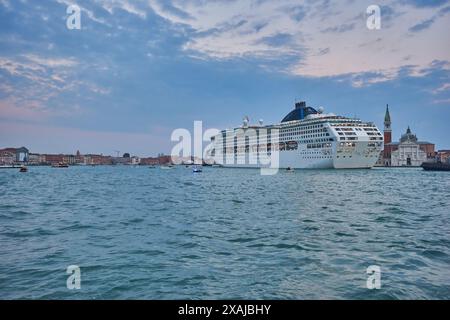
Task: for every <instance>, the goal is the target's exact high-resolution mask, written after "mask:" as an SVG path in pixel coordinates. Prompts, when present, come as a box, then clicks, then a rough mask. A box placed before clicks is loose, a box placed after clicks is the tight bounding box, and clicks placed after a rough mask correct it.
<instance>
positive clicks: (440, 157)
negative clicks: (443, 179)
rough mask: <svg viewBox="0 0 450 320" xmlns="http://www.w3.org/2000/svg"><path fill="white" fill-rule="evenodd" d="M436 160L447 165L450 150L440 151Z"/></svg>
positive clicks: (449, 158)
mask: <svg viewBox="0 0 450 320" xmlns="http://www.w3.org/2000/svg"><path fill="white" fill-rule="evenodd" d="M436 159H437V160H439V161H441V162H444V163H447V162H449V160H450V150H438V152H437V155H436Z"/></svg>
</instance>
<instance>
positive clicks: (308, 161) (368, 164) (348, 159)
mask: <svg viewBox="0 0 450 320" xmlns="http://www.w3.org/2000/svg"><path fill="white" fill-rule="evenodd" d="M367 144H368V143H367V142H366V143H364V142H360V143H358V144H357V145H356V146H355V148H353V149H351V150H348V151H346V152H342V153H341V154H342V155H340V156H339V157H338V156H337V153H336V152H334V154H333V156H332V157H331V158H317V157H316V158H310V157H307V156H302V154H301V152H299V151H285V152H280V153H279V166H278V168H280V169H286V168H293V169H369V168H372V167H373V166H374V165H375V163H376V162H377V160H378V156H379V154H380V151H381V150H373V151H372V152H370V153H369V152H368V148H367ZM365 154H368V156H365ZM344 155H345V158H344ZM214 161H215V163H217V164H220V165H221V166H223V167H226V168H261V167H268V166H267V165H261V164H260V163H256V164H255V163H249V161H248V157H247V158H245V159H244V157H236V158H235V159H234V161H233V158H232V157H228V159H227V161H225V162H224V161H223V160H222V157H220V158H218V157H216V158H215V159H214Z"/></svg>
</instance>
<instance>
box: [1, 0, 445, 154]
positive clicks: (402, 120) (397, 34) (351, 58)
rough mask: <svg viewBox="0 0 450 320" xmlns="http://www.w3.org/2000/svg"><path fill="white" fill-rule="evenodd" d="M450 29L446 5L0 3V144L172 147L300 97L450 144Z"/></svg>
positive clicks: (270, 115) (272, 113) (276, 116)
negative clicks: (72, 10) (74, 18)
mask: <svg viewBox="0 0 450 320" xmlns="http://www.w3.org/2000/svg"><path fill="white" fill-rule="evenodd" d="M72 4H76V5H78V7H79V8H80V9H81V14H80V22H81V24H80V26H81V28H80V29H79V30H78V29H69V28H68V27H67V23H66V22H67V19H68V17H69V16H70V14H68V13H67V8H68V7H69V6H70V5H72ZM370 5H378V6H379V7H380V9H381V16H380V22H381V26H380V28H379V29H375V30H374V29H369V28H368V27H367V24H366V22H367V19H368V18H370V16H371V13H369V14H368V13H367V12H366V10H367V7H368V6H370ZM449 30H450V1H445V0H429V1H426V0H398V1H376V0H371V1H364V0H342V1H330V0H318V1H299V0H279V1H268V0H208V1H206V0H167V1H163V0H142V1H140V0H136V1H131V0H91V1H82V0H77V1H75V0H74V1H71V0H70V1H69V0H56V1H46V0H39V1H37V0H33V1H30V0H14V1H13V0H0V148H2V147H19V146H26V147H27V148H29V149H30V151H31V152H39V153H75V152H76V151H77V150H80V152H81V153H99V154H100V153H102V154H110V155H115V154H116V152H120V153H125V152H129V153H131V154H133V155H137V156H152V155H156V154H158V153H160V152H163V153H166V154H167V153H170V150H171V148H172V147H173V146H174V145H175V142H172V141H171V139H170V137H171V133H172V132H173V130H175V129H177V128H186V129H188V130H190V131H193V122H194V121H196V120H198V121H203V127H204V129H208V128H217V129H224V128H231V127H236V126H239V125H240V124H241V123H242V118H243V117H244V116H245V115H248V116H249V118H250V122H255V123H256V122H257V121H258V120H259V119H263V120H264V123H266V124H269V123H277V122H279V121H280V120H281V119H282V118H283V117H284V116H285V115H286V114H287V113H288V112H289V111H290V110H292V108H293V106H294V102H295V101H298V100H305V101H307V104H308V105H310V106H312V107H319V106H323V107H324V108H325V111H326V112H332V113H335V114H338V115H345V116H350V117H358V118H361V119H362V120H365V121H372V122H374V123H375V124H377V125H378V127H379V128H380V129H382V128H383V119H384V112H385V108H386V104H389V108H390V111H391V119H392V127H393V138H394V140H398V139H399V138H400V136H401V134H402V133H404V132H405V131H406V128H407V127H408V126H410V127H411V129H412V131H413V132H414V133H416V134H417V136H418V138H419V140H426V141H430V142H432V143H435V144H436V147H437V148H438V149H450V139H449V138H450V126H449V121H450V37H449V36H448V33H449Z"/></svg>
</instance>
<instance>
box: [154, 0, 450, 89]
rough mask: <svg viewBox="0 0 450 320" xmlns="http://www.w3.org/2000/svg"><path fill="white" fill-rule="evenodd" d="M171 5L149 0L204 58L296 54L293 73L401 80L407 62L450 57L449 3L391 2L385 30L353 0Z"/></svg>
mask: <svg viewBox="0 0 450 320" xmlns="http://www.w3.org/2000/svg"><path fill="white" fill-rule="evenodd" d="M164 3H165V5H163V4H162V1H157V0H149V5H150V7H151V8H152V9H153V10H154V12H155V13H156V14H158V15H160V16H161V17H162V18H164V19H166V20H167V21H169V22H170V23H172V24H175V25H178V26H182V27H183V28H184V30H185V34H187V35H188V37H189V40H188V41H187V42H186V44H185V45H184V46H183V50H185V51H187V52H189V53H190V54H191V55H194V56H201V57H202V58H203V59H208V58H209V59H219V60H223V59H233V58H240V57H253V58H255V59H269V60H270V61H272V60H274V59H282V58H284V57H286V56H289V57H296V59H290V61H292V60H294V61H293V62H292V63H291V64H290V65H286V66H285V68H283V69H282V71H285V70H289V73H291V74H293V75H298V76H304V77H340V76H344V75H352V77H353V75H356V74H377V77H376V78H375V79H376V81H388V80H392V79H395V78H396V77H397V76H398V75H399V72H400V71H401V70H402V68H403V67H405V66H410V68H412V69H414V70H415V71H414V72H415V73H416V74H421V72H420V70H421V69H424V68H427V67H428V66H429V65H430V63H431V62H432V61H434V60H440V61H450V43H449V41H448V40H447V39H442V37H441V35H442V34H445V33H446V32H447V29H448V25H449V21H448V16H447V15H446V13H447V12H448V10H447V9H446V7H442V6H443V5H444V4H445V2H444V1H433V2H432V3H430V2H425V1H408V2H397V1H387V2H386V3H385V4H384V5H383V7H382V17H381V18H382V20H381V23H382V28H381V30H368V29H367V27H366V13H365V11H366V6H365V5H362V4H360V3H359V2H354V1H342V2H331V1H327V0H322V1H315V2H309V1H304V2H300V4H299V1H297V0H283V1H251V0H241V1H199V0H173V1H171V2H164ZM242 22H245V23H242ZM230 25H233V26H234V27H233V28H230ZM255 26H261V27H259V28H256V27H255ZM320 31H322V32H320ZM419 31H420V32H419ZM274 48H276V50H274ZM324 48H326V51H324ZM324 53H326V54H324ZM374 81H375V80H374Z"/></svg>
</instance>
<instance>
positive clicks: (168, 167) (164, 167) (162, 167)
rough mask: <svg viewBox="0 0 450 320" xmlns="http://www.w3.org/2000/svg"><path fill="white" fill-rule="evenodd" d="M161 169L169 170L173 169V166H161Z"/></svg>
mask: <svg viewBox="0 0 450 320" xmlns="http://www.w3.org/2000/svg"><path fill="white" fill-rule="evenodd" d="M161 169H162V170H170V169H173V166H172V165H168V166H161Z"/></svg>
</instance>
